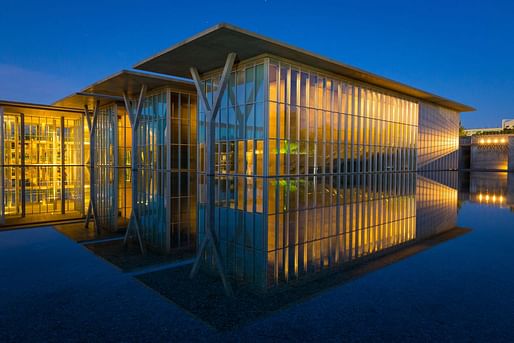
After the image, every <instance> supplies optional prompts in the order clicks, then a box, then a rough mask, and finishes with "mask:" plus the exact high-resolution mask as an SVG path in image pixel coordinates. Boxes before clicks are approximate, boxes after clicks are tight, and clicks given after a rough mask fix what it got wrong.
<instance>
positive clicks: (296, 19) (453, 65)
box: [0, 0, 514, 128]
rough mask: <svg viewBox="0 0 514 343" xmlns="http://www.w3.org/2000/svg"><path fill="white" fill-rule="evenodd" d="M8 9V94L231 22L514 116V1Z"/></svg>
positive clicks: (76, 83)
mask: <svg viewBox="0 0 514 343" xmlns="http://www.w3.org/2000/svg"><path fill="white" fill-rule="evenodd" d="M0 8H1V11H0V42H1V43H0V99H7V100H18V101H28V102H37V103H52V102H53V101H55V100H57V99H59V98H62V97H64V96H66V95H69V94H71V93H73V92H76V91H78V90H80V89H82V88H83V87H85V86H87V85H88V84H91V83H92V82H95V81H97V80H99V79H101V78H104V77H106V76H108V75H110V74H113V73H115V72H117V71H119V70H120V69H127V68H131V67H132V66H133V65H134V64H136V63H137V62H139V61H141V60H142V59H144V58H146V57H149V56H150V55H153V54H155V53H157V52H159V51H161V50H163V49H165V48H167V47H169V46H171V45H173V44H175V43H177V42H179V41H181V40H183V39H185V38H188V37H189V36H191V35H193V34H196V33H198V32H200V31H202V30H204V29H206V28H208V27H210V26H213V25H215V24H217V23H219V22H227V23H231V24H234V25H236V26H239V27H242V28H244V29H248V30H251V31H254V32H257V33H260V34H263V35H265V36H269V37H272V38H275V39H277V40H280V41H283V42H286V43H289V44H292V45H295V46H298V47H301V48H304V49H306V50H310V51H312V52H315V53H318V54H321V55H324V56H326V57H329V58H332V59H335V60H338V61H341V62H344V63H347V64H350V65H353V66H356V67H359V68H362V69H365V70H367V71H370V72H373V73H376V74H379V75H382V76H385V77H388V78H391V79H394V80H396V81H400V82H403V83H406V84H409V85H412V86H414V87H417V88H420V89H423V90H426V91H428V92H431V93H435V94H437V95H440V96H443V97H447V98H450V99H452V100H456V101H459V102H462V103H465V104H467V105H471V106H473V107H475V108H477V111H476V112H473V113H465V114H463V115H462V122H463V125H464V126H465V127H467V128H472V127H498V126H500V122H501V119H502V118H514V1H483V0H482V1H415V0H406V1H375V2H374V1H357V0H353V1H278V0H267V1H265V0H260V1H226V2H225V1H208V2H202V1H169V0H168V1H161V2H158V1H147V2H145V1H105V0H104V1H76V2H75V1H20V0H16V1H12V0H3V1H2V5H1V7H0Z"/></svg>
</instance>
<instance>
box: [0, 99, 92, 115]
mask: <svg viewBox="0 0 514 343" xmlns="http://www.w3.org/2000/svg"><path fill="white" fill-rule="evenodd" d="M0 107H1V108H3V110H4V112H12V113H23V114H25V115H33V116H44V115H47V114H48V112H53V113H67V114H69V113H76V114H78V113H83V110H79V109H77V108H70V107H65V106H52V105H43V104H34V103H28V102H18V101H8V100H0Z"/></svg>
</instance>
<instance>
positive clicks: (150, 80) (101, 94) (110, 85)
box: [54, 70, 195, 108]
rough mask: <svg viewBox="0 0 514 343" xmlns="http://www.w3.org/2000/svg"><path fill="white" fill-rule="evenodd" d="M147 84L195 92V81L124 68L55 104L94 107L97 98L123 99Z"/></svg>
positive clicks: (137, 92)
mask: <svg viewBox="0 0 514 343" xmlns="http://www.w3.org/2000/svg"><path fill="white" fill-rule="evenodd" d="M143 84H145V85H146V86H147V89H148V90H149V91H151V90H152V89H157V88H161V87H171V88H173V89H176V90H181V91H188V92H195V87H194V85H193V82H192V81H190V80H182V79H179V78H175V77H169V76H165V75H155V74H149V73H143V72H139V71H132V70H122V71H120V72H117V73H116V74H113V75H111V76H109V77H107V78H105V79H103V80H100V81H97V82H95V83H93V84H92V85H90V86H87V87H86V88H84V89H82V90H81V91H80V92H77V93H74V94H71V95H69V96H67V97H65V98H63V99H60V100H57V101H56V102H55V103H54V105H59V106H68V107H75V108H83V107H84V105H88V106H90V107H91V108H92V106H93V105H94V103H95V102H96V100H100V104H101V105H103V104H105V103H109V102H112V101H117V100H120V101H121V100H123V99H122V98H120V97H121V96H123V93H124V92H126V93H127V94H128V95H129V96H130V95H132V96H133V95H137V94H139V92H140V91H141V87H142V86H143Z"/></svg>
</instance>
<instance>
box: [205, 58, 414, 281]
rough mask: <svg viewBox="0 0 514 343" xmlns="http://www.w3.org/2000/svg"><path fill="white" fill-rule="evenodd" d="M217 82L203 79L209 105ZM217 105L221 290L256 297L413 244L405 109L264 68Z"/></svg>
mask: <svg viewBox="0 0 514 343" xmlns="http://www.w3.org/2000/svg"><path fill="white" fill-rule="evenodd" d="M219 75H220V74H219V73H212V74H207V75H204V76H203V78H204V81H203V85H204V87H205V90H206V93H207V96H208V99H209V101H211V102H212V96H213V93H214V92H215V90H216V87H217V83H218V80H219V77H220V76H219ZM262 89H264V91H261V90H262ZM222 101H223V102H222V105H221V109H220V112H219V114H218V120H217V130H216V142H217V147H216V148H217V155H216V159H215V162H216V172H217V187H216V192H217V193H216V201H217V218H216V224H217V230H218V235H219V238H220V241H221V244H220V245H221V249H222V253H223V255H224V258H225V263H226V270H227V272H228V273H229V275H230V276H231V277H232V278H234V279H236V280H240V281H245V282H249V283H252V284H258V285H259V287H268V286H272V285H275V284H277V283H279V282H280V281H281V280H287V279H290V278H295V277H299V276H300V275H302V274H304V273H306V272H307V271H309V270H316V269H323V268H328V267H333V266H334V265H335V264H336V263H337V262H339V261H343V260H345V258H346V259H352V258H354V257H357V256H363V255H365V254H367V253H370V252H373V251H376V249H385V248H387V247H388V246H391V245H394V244H398V243H400V242H404V241H408V240H411V239H413V238H415V220H414V215H415V189H414V185H415V182H414V180H415V177H414V176H413V173H415V171H416V142H417V131H418V127H417V124H418V123H417V118H418V104H417V102H416V101H413V100H410V99H405V98H402V97H398V96H393V95H391V94H388V93H386V92H384V91H380V90H376V89H374V88H372V87H368V86H364V85H361V84H357V83H353V82H350V81H347V80H342V79H338V78H336V77H332V76H329V75H327V74H324V73H321V72H319V71H316V70H314V69H312V68H308V67H301V66H296V65H291V64H289V63H287V62H285V61H278V60H273V59H260V60H255V61H249V62H247V63H244V62H243V63H240V64H239V65H238V66H237V68H236V70H235V71H234V72H233V73H232V75H231V78H230V81H229V83H228V87H227V91H226V92H225V94H224V96H223V100H222ZM204 121H205V114H204V113H203V111H202V110H201V109H200V111H199V124H200V125H199V131H198V132H199V158H200V163H199V169H200V171H201V173H200V176H199V178H200V182H199V183H200V185H201V187H202V188H201V189H202V192H201V196H202V197H201V203H202V205H201V206H200V208H199V232H200V234H203V218H204V212H203V203H204V202H205V199H206V197H205V192H204V191H203V190H204V189H205V188H204V187H205V178H204V170H205V169H204V162H203V160H202V159H203V157H204V152H203V145H204V144H205V129H204ZM409 174H410V175H409ZM385 199H394V201H391V202H386V200H385ZM361 203H365V205H363V206H359V205H358V204H361ZM370 204H371V205H370ZM370 206H371V207H370ZM387 206H394V208H397V209H402V210H399V211H394V210H392V209H389V208H388V207H387ZM379 208H380V210H378V209H379ZM378 213H380V214H378ZM370 216H373V219H370V218H371V217H370ZM391 223H395V224H391ZM384 225H385V226H384ZM366 230H367V231H366ZM381 230H383V232H382V231H381ZM350 242H351V243H350ZM208 256H209V255H208ZM336 256H337V257H336ZM208 259H209V257H208Z"/></svg>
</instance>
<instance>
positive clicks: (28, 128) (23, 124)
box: [0, 111, 84, 220]
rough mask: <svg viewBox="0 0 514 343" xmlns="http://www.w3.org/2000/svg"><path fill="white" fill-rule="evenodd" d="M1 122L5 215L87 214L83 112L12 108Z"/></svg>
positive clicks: (41, 216)
mask: <svg viewBox="0 0 514 343" xmlns="http://www.w3.org/2000/svg"><path fill="white" fill-rule="evenodd" d="M1 124H2V137H1V138H2V147H3V151H2V152H0V153H2V162H3V167H2V168H3V173H2V174H3V180H2V188H3V189H2V191H3V192H2V194H3V198H2V199H1V201H2V204H1V205H2V211H3V215H5V218H6V219H9V218H17V217H30V218H33V219H34V220H45V219H50V215H55V214H77V215H80V214H83V212H84V188H83V185H84V174H83V168H84V163H83V154H82V149H83V138H84V136H83V132H84V131H83V127H84V121H83V118H82V115H81V114H73V113H66V114H65V113H63V112H52V111H44V112H42V113H37V114H30V115H26V114H24V113H15V112H7V111H6V112H5V113H4V115H3V120H2V123H1Z"/></svg>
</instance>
